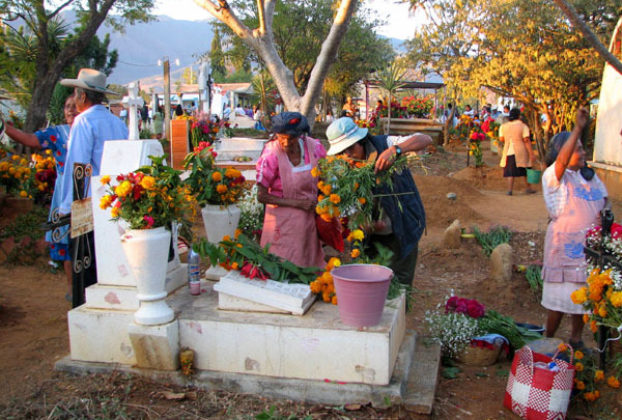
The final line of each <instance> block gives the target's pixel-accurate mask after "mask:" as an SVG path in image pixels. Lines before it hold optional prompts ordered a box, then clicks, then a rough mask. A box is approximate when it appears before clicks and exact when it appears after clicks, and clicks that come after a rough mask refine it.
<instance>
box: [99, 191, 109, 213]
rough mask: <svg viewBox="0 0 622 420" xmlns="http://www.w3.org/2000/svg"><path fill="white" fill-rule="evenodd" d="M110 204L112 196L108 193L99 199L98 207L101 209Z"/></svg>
mask: <svg viewBox="0 0 622 420" xmlns="http://www.w3.org/2000/svg"><path fill="white" fill-rule="evenodd" d="M110 204H112V196H110V195H104V196H103V197H102V198H101V199H100V200H99V208H100V209H102V210H106V209H107V208H108V207H110Z"/></svg>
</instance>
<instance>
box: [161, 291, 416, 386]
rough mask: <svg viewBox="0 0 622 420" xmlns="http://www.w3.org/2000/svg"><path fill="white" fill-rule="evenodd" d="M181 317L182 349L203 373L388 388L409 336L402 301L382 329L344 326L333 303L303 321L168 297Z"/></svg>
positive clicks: (203, 299) (212, 297)
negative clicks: (297, 379) (236, 374)
mask: <svg viewBox="0 0 622 420" xmlns="http://www.w3.org/2000/svg"><path fill="white" fill-rule="evenodd" d="M168 304H169V305H170V306H171V307H173V308H174V309H175V310H176V311H177V308H183V310H182V311H181V312H180V313H179V316H178V320H179V331H180V333H179V336H180V346H181V347H188V348H190V349H192V350H194V351H195V365H196V367H197V369H200V370H213V371H219V372H230V373H248V374H255V375H265V376H274V377H282V378H305V379H314V380H329V381H339V382H356V383H365V384H374V385H386V384H388V382H389V379H390V377H391V373H392V371H393V367H394V365H395V361H396V359H397V353H398V350H399V347H400V344H401V342H402V339H403V337H404V331H405V299H404V297H403V296H402V297H399V298H396V299H394V300H392V301H388V302H387V304H386V305H385V308H384V312H383V315H382V319H381V321H380V324H379V325H377V326H375V327H369V328H364V329H356V328H354V327H349V326H346V325H344V324H343V323H341V321H340V319H339V314H338V309H337V306H335V305H329V304H325V303H321V304H316V305H313V306H311V308H310V309H309V311H308V312H307V314H306V315H305V316H302V317H299V316H296V317H294V316H291V315H282V314H260V313H250V312H232V311H219V310H218V309H217V293H216V292H215V291H214V290H208V292H207V293H205V294H203V295H201V296H200V297H199V298H195V297H193V296H191V295H189V294H188V293H187V292H186V293H184V292H183V291H182V292H177V293H175V295H173V296H172V297H169V299H168Z"/></svg>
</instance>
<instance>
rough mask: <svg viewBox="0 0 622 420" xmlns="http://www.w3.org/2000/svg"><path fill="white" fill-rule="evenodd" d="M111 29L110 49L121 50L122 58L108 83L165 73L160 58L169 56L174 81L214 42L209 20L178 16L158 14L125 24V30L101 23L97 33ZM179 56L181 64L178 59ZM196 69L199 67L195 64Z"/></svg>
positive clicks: (107, 31) (122, 82) (102, 33)
mask: <svg viewBox="0 0 622 420" xmlns="http://www.w3.org/2000/svg"><path fill="white" fill-rule="evenodd" d="M106 33H110V49H116V50H118V52H119V61H118V62H117V66H116V67H115V69H114V70H113V72H112V74H111V75H110V77H109V78H108V82H109V83H116V84H126V83H129V82H131V81H134V80H138V79H141V78H143V77H148V76H153V75H157V74H162V67H161V66H158V60H162V58H163V57H164V56H168V57H169V60H170V64H171V81H175V80H176V79H177V78H179V76H180V75H181V72H182V71H183V68H184V67H187V66H190V65H192V64H193V63H195V62H196V60H197V58H196V57H198V56H199V55H201V54H203V53H204V52H206V51H208V50H209V48H210V45H211V42H212V36H213V33H212V27H211V25H210V24H209V21H208V20H204V21H188V20H175V19H171V18H169V17H167V16H157V21H153V22H148V23H139V24H136V25H131V26H129V25H128V26H126V27H125V31H124V33H120V32H117V31H114V30H113V29H112V28H110V27H107V26H102V27H100V28H99V31H98V32H97V34H98V36H100V37H103V35H104V34H106ZM176 59H179V65H176V64H175V60H176ZM194 70H197V66H196V65H195V67H194Z"/></svg>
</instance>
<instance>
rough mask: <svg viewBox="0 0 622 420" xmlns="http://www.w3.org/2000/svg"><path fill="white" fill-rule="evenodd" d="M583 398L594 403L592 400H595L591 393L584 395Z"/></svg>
mask: <svg viewBox="0 0 622 420" xmlns="http://www.w3.org/2000/svg"><path fill="white" fill-rule="evenodd" d="M583 398H584V399H585V400H586V401H594V400H596V396H595V395H594V393H593V392H586V393H585V394H583Z"/></svg>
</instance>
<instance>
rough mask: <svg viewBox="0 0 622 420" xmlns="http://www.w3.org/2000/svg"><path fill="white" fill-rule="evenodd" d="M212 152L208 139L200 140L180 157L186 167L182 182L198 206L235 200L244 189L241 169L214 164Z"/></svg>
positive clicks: (214, 153) (227, 202) (224, 204)
mask: <svg viewBox="0 0 622 420" xmlns="http://www.w3.org/2000/svg"><path fill="white" fill-rule="evenodd" d="M216 155H217V154H216V152H215V151H214V149H213V148H212V146H211V145H210V144H209V143H208V142H200V143H199V144H198V145H197V146H196V147H195V148H194V150H193V151H192V152H190V153H189V154H188V155H187V156H186V158H185V159H184V169H188V170H190V174H189V175H188V178H186V180H185V181H184V183H185V184H186V185H187V186H188V188H189V189H190V191H191V193H192V194H193V195H194V196H195V199H196V201H197V203H198V204H199V206H205V205H206V204H214V205H220V206H228V205H229V204H233V203H236V202H237V201H238V200H239V199H240V198H241V196H242V194H243V193H244V191H245V189H244V181H245V178H244V176H243V175H242V173H241V172H240V171H239V170H237V169H234V168H218V167H216V165H215V163H214V159H215V157H216Z"/></svg>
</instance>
